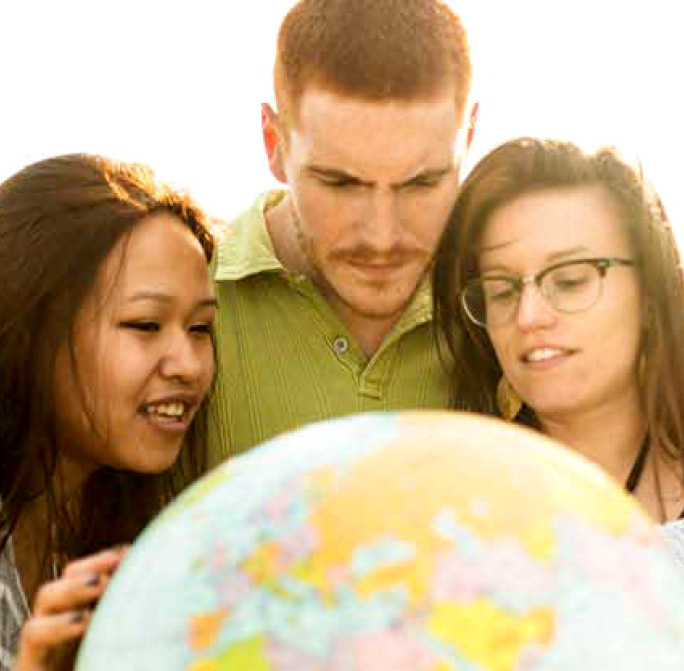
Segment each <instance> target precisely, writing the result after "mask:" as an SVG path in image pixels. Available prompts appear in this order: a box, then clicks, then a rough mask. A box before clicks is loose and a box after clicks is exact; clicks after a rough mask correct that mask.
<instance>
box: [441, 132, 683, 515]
mask: <svg viewBox="0 0 684 671" xmlns="http://www.w3.org/2000/svg"><path fill="white" fill-rule="evenodd" d="M434 286H435V300H436V311H437V315H438V319H439V321H440V323H441V326H442V328H443V331H444V334H445V336H446V342H447V344H448V346H449V348H450V350H451V353H452V354H453V355H454V356H453V358H454V361H455V364H454V398H455V399H456V400H457V402H456V403H455V405H456V406H457V407H459V408H462V409H467V410H474V411H479V412H485V413H489V414H494V415H499V416H501V417H503V418H505V419H508V420H513V421H516V422H518V423H521V424H524V425H528V426H530V427H534V428H536V429H538V430H540V431H542V432H544V433H545V434H547V435H549V436H551V437H553V438H555V439H557V440H560V441H561V442H563V443H566V444H567V445H569V446H571V447H572V448H574V449H575V450H577V451H578V452H580V453H581V454H583V455H585V456H587V457H588V458H590V459H591V460H593V461H594V462H596V463H597V464H598V465H600V466H602V467H603V468H604V469H605V470H606V471H607V472H608V473H609V474H610V475H612V476H613V477H614V478H615V479H617V480H618V481H619V482H621V483H623V484H624V487H625V489H627V490H628V491H630V492H632V493H633V494H634V495H635V496H636V497H637V498H638V499H639V500H640V501H641V503H642V504H643V505H644V506H645V507H646V509H647V510H648V511H649V512H650V513H651V514H652V515H653V516H654V517H655V518H656V519H659V520H661V521H663V522H666V521H670V520H676V519H678V518H680V517H681V516H682V513H683V511H684V291H683V287H682V277H681V269H680V265H679V257H678V254H677V250H676V246H675V243H674V239H673V236H672V231H671V229H670V227H669V225H668V223H667V221H666V219H665V216H664V211H663V208H662V206H661V204H660V201H659V200H658V198H657V196H656V195H655V193H653V191H651V190H650V189H649V188H648V186H647V185H646V184H644V182H643V180H642V179H641V178H640V175H639V174H638V173H637V172H636V171H635V170H634V169H633V168H631V167H630V166H629V165H627V164H626V163H625V162H624V161H623V160H621V159H620V157H619V156H618V154H617V153H616V152H615V151H613V150H610V149H605V150H600V151H598V152H597V153H595V154H585V153H583V152H582V151H581V150H580V149H579V148H577V147H575V146H574V145H572V144H570V143H565V142H556V141H543V140H535V139H527V138H523V139H519V140H514V141H511V142H508V143H506V144H504V145H502V146H501V147H499V148H498V149H496V150H494V151H493V152H492V153H490V154H489V155H488V156H486V157H485V158H484V159H483V160H482V161H480V163H479V164H478V165H477V166H476V167H475V168H474V169H473V171H472V172H471V174H470V175H469V177H468V179H467V180H466V181H465V183H464V185H463V187H462V190H461V192H460V195H459V198H458V201H457V203H456V205H455V208H454V211H453V213H452V216H451V218H450V221H449V223H448V226H447V228H446V231H445V233H444V236H443V239H442V241H441V246H440V248H439V251H438V255H437V262H436V267H435V277H434ZM463 339H465V340H466V341H467V343H468V344H469V346H467V344H465V345H464V343H463ZM463 351H467V352H468V356H467V357H464V356H463V355H462V354H461V355H460V356H459V352H463Z"/></svg>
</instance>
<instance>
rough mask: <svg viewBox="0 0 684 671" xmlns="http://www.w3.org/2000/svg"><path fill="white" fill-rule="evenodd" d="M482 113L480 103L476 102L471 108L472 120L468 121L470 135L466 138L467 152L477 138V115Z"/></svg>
mask: <svg viewBox="0 0 684 671" xmlns="http://www.w3.org/2000/svg"><path fill="white" fill-rule="evenodd" d="M479 112H480V103H479V102H474V103H473V106H472V107H471V108H470V118H469V119H468V134H467V136H466V151H468V149H470V145H471V144H472V143H473V138H474V137H475V126H476V125H477V115H478V113H479Z"/></svg>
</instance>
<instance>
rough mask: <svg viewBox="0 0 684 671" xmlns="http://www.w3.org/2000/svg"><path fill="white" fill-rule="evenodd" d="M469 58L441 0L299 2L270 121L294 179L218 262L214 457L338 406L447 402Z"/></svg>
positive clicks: (285, 35)
mask: <svg viewBox="0 0 684 671" xmlns="http://www.w3.org/2000/svg"><path fill="white" fill-rule="evenodd" d="M470 69H471V68H470V58H469V53H468V46H467V40H466V36H465V32H464V30H463V28H462V26H461V23H460V21H459V19H458V18H457V17H456V16H455V15H454V14H453V13H452V12H451V10H449V9H448V7H447V6H446V5H445V4H443V3H442V2H440V1H439V0H300V2H298V3H297V4H296V5H295V6H294V7H293V8H292V9H291V10H290V12H289V13H288V15H287V16H286V18H285V20H284V22H283V24H282V26H281V29H280V33H279V37H278V45H277V55H276V64H275V95H276V103H277V111H274V110H273V109H271V107H269V106H268V105H264V107H263V110H262V125H263V136H264V143H265V148H266V153H267V156H268V161H269V166H270V169H271V171H272V173H273V175H274V176H275V177H276V178H277V179H278V180H279V181H281V182H282V183H284V184H286V185H288V187H289V190H288V191H287V192H274V193H268V194H264V195H263V196H261V197H260V198H258V199H257V201H256V203H255V204H254V205H253V206H252V208H250V209H249V210H247V212H245V213H244V214H243V215H241V216H240V217H239V218H238V219H237V220H236V221H234V222H233V223H232V224H230V225H228V226H227V227H226V230H225V231H224V235H223V236H222V239H221V241H220V243H219V248H218V254H217V256H218V260H217V263H216V264H215V269H216V271H215V279H216V283H217V284H216V286H217V295H218V299H219V304H220V315H219V320H218V321H219V323H218V356H219V359H220V365H221V366H222V370H223V372H222V379H221V380H220V384H219V385H218V389H217V393H216V399H217V409H218V411H219V419H220V423H221V425H222V429H221V434H222V436H221V437H222V438H223V439H224V440H223V441H221V442H223V443H224V445H223V447H222V448H221V450H220V451H221V454H218V452H219V450H215V452H217V454H215V455H214V456H215V457H221V458H223V457H225V456H228V455H230V454H235V453H237V452H241V451H243V450H245V449H248V448H250V447H252V446H254V445H256V444H258V443H260V442H262V441H263V440H265V439H267V438H270V437H272V436H274V435H276V434H278V433H280V432H282V431H285V430H289V429H292V428H294V427H297V426H300V425H302V424H304V423H308V422H311V421H315V420H319V419H323V418H327V417H333V416H338V415H344V414H349V413H353V412H360V411H370V410H388V409H404V408H422V407H425V408H443V407H448V405H449V401H450V399H449V387H450V384H449V379H448V375H447V373H446V372H445V370H444V368H443V365H442V362H441V361H440V356H439V352H438V348H437V344H436V337H435V332H434V331H433V328H432V322H431V320H432V307H431V291H430V286H429V282H428V280H427V276H428V272H429V269H430V266H431V263H432V258H433V254H434V251H435V248H436V246H437V244H438V242H439V238H440V235H441V233H442V231H443V229H444V226H445V224H446V220H447V217H448V215H449V212H450V210H451V207H452V205H453V203H454V200H455V198H456V191H457V187H458V182H459V165H460V162H461V159H462V156H463V154H464V153H465V150H466V148H467V145H468V144H469V141H470V135H471V130H472V122H473V120H474V114H473V113H472V109H473V108H472V107H471V106H470V104H469V102H468V96H469V86H470Z"/></svg>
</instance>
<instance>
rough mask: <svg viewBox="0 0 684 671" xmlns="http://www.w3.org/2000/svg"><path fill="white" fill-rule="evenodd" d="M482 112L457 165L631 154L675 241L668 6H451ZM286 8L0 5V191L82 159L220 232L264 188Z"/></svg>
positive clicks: (14, 1) (676, 34)
mask: <svg viewBox="0 0 684 671" xmlns="http://www.w3.org/2000/svg"><path fill="white" fill-rule="evenodd" d="M450 4H451V5H452V6H453V7H454V9H456V10H457V11H458V12H460V13H461V14H462V16H463V17H464V19H465V21H466V25H467V26H468V28H469V32H470V37H471V43H472V46H473V53H474V59H475V68H476V87H477V89H476V90H477V93H478V97H479V98H480V100H481V103H482V108H481V114H480V120H479V127H478V134H477V136H476V141H475V144H474V147H473V151H472V152H471V156H470V160H469V164H470V165H471V164H472V162H473V161H474V160H475V159H476V158H478V157H479V156H480V155H481V154H482V153H483V152H484V151H486V150H487V149H489V148H491V147H492V146H494V145H495V144H497V143H499V142H501V141H503V140H505V139H507V138H509V137H513V136H517V135H522V134H529V135H541V136H553V137H565V138H569V139H573V140H575V141H578V142H581V143H591V144H603V143H613V144H616V143H617V144H619V145H620V146H622V147H623V148H625V149H626V150H627V151H628V152H629V153H638V154H639V156H640V157H641V158H642V159H643V161H644V163H645V165H646V167H647V169H648V172H649V174H650V176H651V178H652V180H653V181H654V182H655V185H656V187H657V188H658V189H659V190H660V191H661V193H662V195H663V198H664V201H665V204H666V206H667V208H668V209H669V211H670V216H671V218H672V220H673V224H674V226H675V230H676V231H677V232H678V235H679V236H680V238H682V234H684V196H681V195H680V193H681V192H682V190H683V189H682V186H681V182H682V178H681V177H680V175H679V172H680V169H679V160H678V159H679V158H680V156H681V152H682V149H683V148H684V140H683V139H682V123H683V121H684V104H683V103H682V102H681V98H682V94H681V89H682V88H683V87H684V78H683V77H682V76H680V69H682V68H683V67H684V45H683V44H682V43H684V40H682V39H680V33H681V27H680V19H679V11H678V8H679V6H680V3H678V2H675V1H673V0H650V2H637V1H633V2H630V0H622V1H621V2H620V1H618V0H573V1H572V2H558V1H556V0H515V1H510V0H453V1H452V2H451V3H450ZM291 5H292V2H291V0H252V1H251V2H250V1H249V0H248V1H246V2H244V1H243V2H232V1H230V0H222V1H220V2H217V1H215V0H193V2H190V0H163V1H162V0H117V1H116V2H113V1H108V2H103V1H102V0H87V1H86V0H56V1H52V0H51V1H49V2H41V1H39V0H0V179H4V178H5V177H7V176H9V175H10V174H12V173H13V172H15V171H16V170H18V169H19V168H21V167H22V166H23V165H25V164H27V163H28V162H31V161H34V160H36V159H39V158H43V157H47V156H51V155H54V154H59V153H66V152H74V151H87V152H94V153H102V154H108V155H111V156H114V157H116V158H121V159H126V160H139V161H143V162H146V163H149V164H150V165H152V167H154V168H155V170H156V171H157V172H158V173H159V174H160V175H161V176H162V177H164V178H166V179H170V180H172V181H173V182H174V183H176V184H177V185H179V186H183V187H186V188H189V189H190V191H191V192H192V193H193V195H194V196H195V197H196V198H197V199H198V200H199V201H200V203H201V204H202V205H204V206H205V208H206V209H207V210H208V211H209V212H210V213H211V214H212V215H214V216H217V217H221V218H224V219H225V218H230V217H232V216H233V215H235V214H237V213H238V212H239V211H240V210H241V209H243V208H244V207H246V206H247V205H248V204H249V203H250V202H251V200H252V199H253V197H254V196H255V195H256V193H257V192H259V191H262V190H264V189H265V188H267V187H269V186H272V185H273V183H274V182H273V179H272V178H271V177H270V175H269V174H268V171H267V166H266V161H265V159H264V158H263V151H262V143H261V135H260V108H259V105H260V103H261V102H262V101H266V102H273V94H272V87H271V68H272V63H273V57H274V44H275V37H276V32H277V28H278V25H279V24H280V21H281V19H282V17H283V15H284V14H285V12H286V11H287V10H288V9H289V7H290V6H291Z"/></svg>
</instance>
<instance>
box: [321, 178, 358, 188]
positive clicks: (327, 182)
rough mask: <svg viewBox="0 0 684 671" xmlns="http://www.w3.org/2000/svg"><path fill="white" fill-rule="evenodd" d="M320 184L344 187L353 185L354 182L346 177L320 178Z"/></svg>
mask: <svg viewBox="0 0 684 671" xmlns="http://www.w3.org/2000/svg"><path fill="white" fill-rule="evenodd" d="M321 184H323V186H328V187H330V188H332V189H344V188H346V187H350V186H354V185H355V184H356V182H352V181H351V180H348V179H322V180H321Z"/></svg>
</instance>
